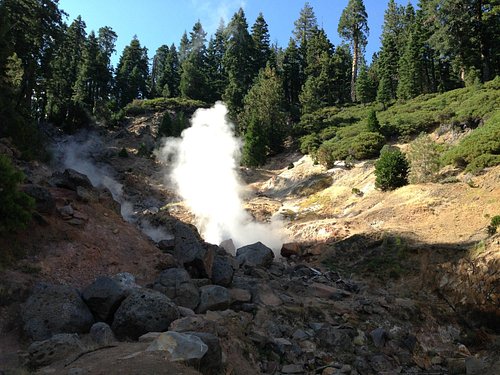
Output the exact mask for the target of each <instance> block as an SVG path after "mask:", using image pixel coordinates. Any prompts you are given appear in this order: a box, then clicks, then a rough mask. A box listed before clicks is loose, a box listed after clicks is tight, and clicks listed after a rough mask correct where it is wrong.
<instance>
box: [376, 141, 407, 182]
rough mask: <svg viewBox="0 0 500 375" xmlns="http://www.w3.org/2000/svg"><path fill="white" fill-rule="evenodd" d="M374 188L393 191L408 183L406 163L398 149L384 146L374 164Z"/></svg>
mask: <svg viewBox="0 0 500 375" xmlns="http://www.w3.org/2000/svg"><path fill="white" fill-rule="evenodd" d="M375 176H376V178H375V186H376V187H377V188H379V189H381V190H383V191H385V190H394V189H397V188H398V187H401V186H404V185H406V184H407V183H408V161H407V160H406V157H405V155H404V154H403V153H402V152H401V151H399V149H398V148H395V147H389V146H384V148H383V149H382V151H381V152H380V158H379V159H378V160H377V161H376V162H375Z"/></svg>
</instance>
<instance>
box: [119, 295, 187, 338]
mask: <svg viewBox="0 0 500 375" xmlns="http://www.w3.org/2000/svg"><path fill="white" fill-rule="evenodd" d="M178 318H179V310H178V309H177V306H175V304H174V303H173V302H172V301H171V300H170V299H169V298H168V297H167V296H166V295H164V294H163V293H160V292H157V291H156V290H151V289H139V290H134V291H132V292H131V294H130V295H129V296H128V297H127V298H126V299H125V300H124V301H123V302H122V304H121V305H120V307H119V308H118V310H117V311H116V313H115V318H114V320H113V325H112V328H113V331H114V333H115V334H116V335H117V337H118V338H130V339H133V340H137V338H138V337H139V336H141V335H143V334H145V333H148V332H162V331H166V330H167V329H168V326H169V325H170V323H171V322H173V321H174V320H176V319H178Z"/></svg>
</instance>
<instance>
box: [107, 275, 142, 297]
mask: <svg viewBox="0 0 500 375" xmlns="http://www.w3.org/2000/svg"><path fill="white" fill-rule="evenodd" d="M111 278H112V279H113V281H115V282H116V283H118V285H119V286H120V288H122V289H123V290H125V291H126V292H127V294H130V292H132V291H133V290H137V289H141V286H140V285H139V284H136V282H135V276H134V275H132V274H131V273H128V272H120V273H117V274H116V275H114V276H112V277H111Z"/></svg>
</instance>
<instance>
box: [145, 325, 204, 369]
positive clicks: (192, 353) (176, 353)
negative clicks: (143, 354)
mask: <svg viewBox="0 0 500 375" xmlns="http://www.w3.org/2000/svg"><path fill="white" fill-rule="evenodd" d="M146 351H166V352H168V358H169V360H171V361H173V362H177V361H182V362H188V361H191V360H199V359H201V358H203V356H204V355H205V354H206V353H207V351H208V346H207V345H206V344H205V343H204V342H203V340H201V339H200V338H199V337H198V336H195V335H192V334H187V333H179V332H170V331H169V332H164V333H161V334H160V335H159V336H158V337H157V338H156V339H155V340H154V341H153V342H152V343H151V344H150V345H149V346H148V348H147V349H146Z"/></svg>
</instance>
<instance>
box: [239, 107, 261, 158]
mask: <svg viewBox="0 0 500 375" xmlns="http://www.w3.org/2000/svg"><path fill="white" fill-rule="evenodd" d="M244 139H245V143H244V144H243V150H242V154H241V163H242V164H243V165H246V166H248V167H258V166H261V165H263V164H264V163H265V162H266V155H267V154H266V153H267V151H266V145H267V139H266V135H265V129H264V127H263V126H262V124H261V123H260V122H259V121H258V119H257V118H256V117H255V116H251V117H250V118H249V119H248V120H247V126H246V132H245V136H244Z"/></svg>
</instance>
